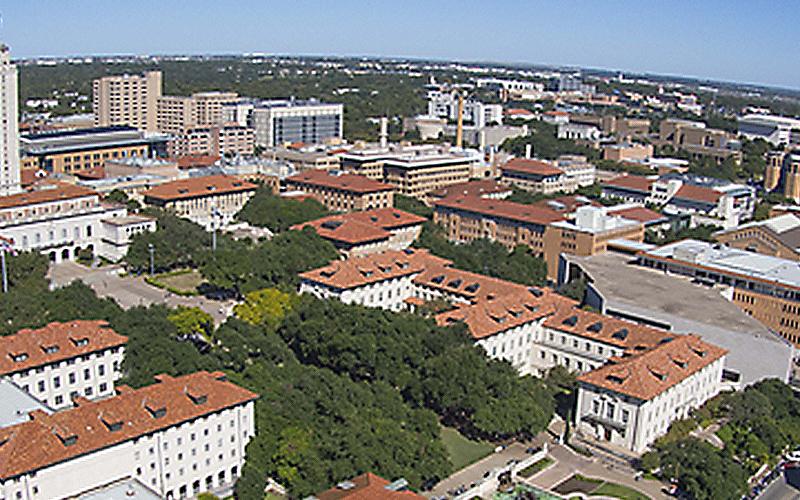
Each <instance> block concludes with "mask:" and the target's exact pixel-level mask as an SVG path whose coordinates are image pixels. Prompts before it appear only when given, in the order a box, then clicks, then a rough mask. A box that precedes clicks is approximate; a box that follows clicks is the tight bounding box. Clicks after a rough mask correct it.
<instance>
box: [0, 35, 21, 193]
mask: <svg viewBox="0 0 800 500" xmlns="http://www.w3.org/2000/svg"><path fill="white" fill-rule="evenodd" d="M18 100H19V96H18V94H17V67H16V66H15V65H13V64H11V53H10V51H9V50H8V47H7V46H5V45H2V44H0V117H1V118H2V120H3V123H2V127H0V196H2V195H6V194H13V193H16V192H18V191H19V190H20V166H19V117H18V115H17V106H18Z"/></svg>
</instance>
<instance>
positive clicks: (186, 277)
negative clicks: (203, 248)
mask: <svg viewBox="0 0 800 500" xmlns="http://www.w3.org/2000/svg"><path fill="white" fill-rule="evenodd" d="M154 281H156V282H158V283H161V284H163V285H164V287H165V288H172V289H175V290H179V291H182V292H185V293H192V292H196V291H197V287H198V286H199V285H200V284H201V283H202V282H203V276H202V275H201V274H200V273H199V272H197V270H195V269H187V270H186V271H185V272H180V273H178V272H172V273H165V274H159V275H156V276H155V280H154Z"/></svg>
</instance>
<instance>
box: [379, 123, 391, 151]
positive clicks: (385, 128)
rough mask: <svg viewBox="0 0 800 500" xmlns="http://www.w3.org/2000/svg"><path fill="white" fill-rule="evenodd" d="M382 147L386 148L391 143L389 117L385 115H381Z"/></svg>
mask: <svg viewBox="0 0 800 500" xmlns="http://www.w3.org/2000/svg"><path fill="white" fill-rule="evenodd" d="M380 138H381V148H382V149H385V148H386V146H387V145H388V144H389V119H388V118H386V117H385V116H382V117H381V135H380Z"/></svg>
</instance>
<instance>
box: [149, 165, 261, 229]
mask: <svg viewBox="0 0 800 500" xmlns="http://www.w3.org/2000/svg"><path fill="white" fill-rule="evenodd" d="M257 188H258V186H257V185H255V184H253V183H251V182H247V181H244V180H242V179H240V178H238V177H235V176H229V175H209V176H203V177H192V178H189V179H181V180H177V181H172V182H167V183H164V184H161V185H159V186H156V187H154V188H152V189H149V190H147V191H145V192H144V193H142V195H143V196H144V202H145V203H146V204H148V205H153V206H156V207H161V208H164V209H167V210H171V211H173V212H174V213H175V214H176V215H177V216H179V217H184V218H186V219H189V220H191V221H192V222H195V223H197V224H200V225H201V226H204V227H205V228H206V229H207V230H211V228H212V226H213V227H217V228H219V227H220V226H223V225H226V224H228V223H230V222H231V221H232V220H233V216H234V215H236V214H237V213H238V212H239V211H240V210H241V209H242V207H244V205H245V203H247V201H248V200H249V199H250V198H252V197H253V195H254V194H255V192H256V189H257Z"/></svg>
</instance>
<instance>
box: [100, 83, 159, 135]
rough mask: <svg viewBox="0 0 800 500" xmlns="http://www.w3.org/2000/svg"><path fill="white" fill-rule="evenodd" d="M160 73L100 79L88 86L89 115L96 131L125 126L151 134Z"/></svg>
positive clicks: (154, 127) (153, 127)
mask: <svg viewBox="0 0 800 500" xmlns="http://www.w3.org/2000/svg"><path fill="white" fill-rule="evenodd" d="M159 97H161V72H160V71H148V72H146V73H143V74H141V75H128V74H125V75H116V76H104V77H102V78H98V79H96V80H94V82H93V83H92V112H93V113H94V123H95V126H98V127H107V126H110V125H128V126H131V127H135V128H138V129H139V130H146V131H148V132H155V131H156V130H157V120H156V116H157V103H158V98H159Z"/></svg>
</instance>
